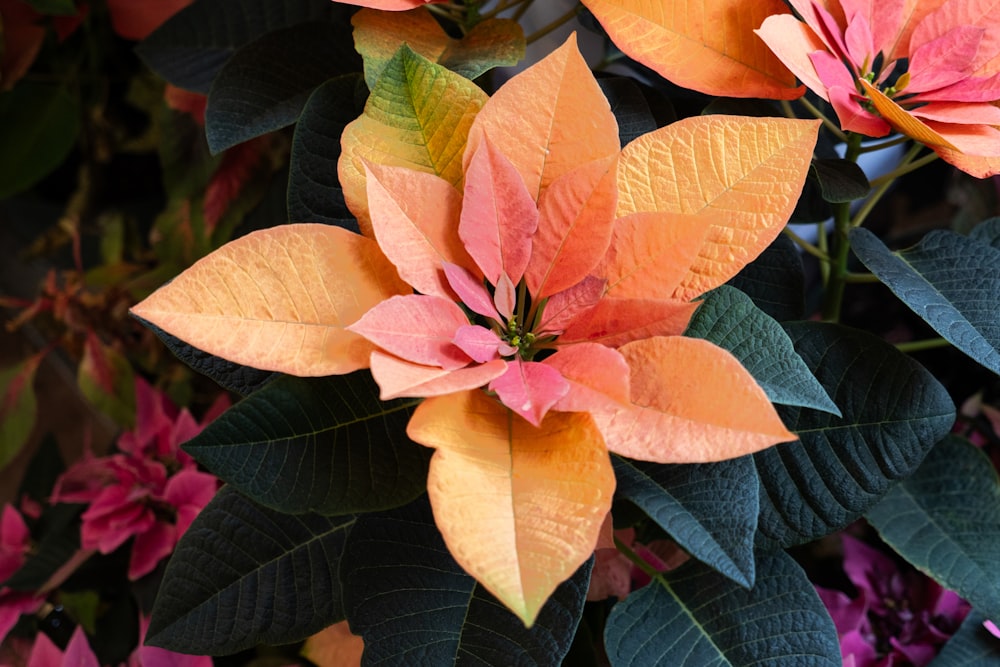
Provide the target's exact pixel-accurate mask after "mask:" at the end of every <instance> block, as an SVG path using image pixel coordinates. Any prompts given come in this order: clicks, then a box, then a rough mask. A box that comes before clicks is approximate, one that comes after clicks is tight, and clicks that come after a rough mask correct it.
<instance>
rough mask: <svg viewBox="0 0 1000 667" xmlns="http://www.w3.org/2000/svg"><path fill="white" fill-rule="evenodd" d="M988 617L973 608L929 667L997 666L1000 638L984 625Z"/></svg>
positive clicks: (998, 662)
mask: <svg viewBox="0 0 1000 667" xmlns="http://www.w3.org/2000/svg"><path fill="white" fill-rule="evenodd" d="M985 620H986V617H985V616H983V615H982V614H981V613H980V612H978V611H976V610H975V609H973V610H972V611H971V612H969V615H968V616H966V617H965V620H964V621H962V625H961V627H959V629H958V632H956V633H955V634H954V635H952V637H951V639H949V640H948V643H947V644H945V645H944V648H942V649H941V652H940V653H938V655H937V657H936V658H934V660H932V661H931V662H930V663H929V665H928V667H996V666H997V665H1000V639H997V638H996V637H994V636H993V635H991V634H990V633H989V631H987V630H986V628H984V627H983V621H985Z"/></svg>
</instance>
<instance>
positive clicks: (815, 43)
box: [754, 14, 827, 100]
mask: <svg viewBox="0 0 1000 667" xmlns="http://www.w3.org/2000/svg"><path fill="white" fill-rule="evenodd" d="M754 32H755V33H756V34H757V36H758V37H760V38H761V39H762V40H764V43H765V44H767V48H769V49H771V51H772V52H773V53H774V55H776V56H777V57H778V59H779V60H780V61H781V62H783V63H784V64H785V67H787V68H788V69H789V70H791V71H792V73H793V74H794V75H795V76H797V77H798V78H799V80H800V81H801V82H802V83H804V84H805V85H806V86H808V87H809V89H810V90H811V91H813V92H814V93H816V94H817V95H819V96H820V97H822V98H823V99H824V100H825V99H827V97H826V85H825V84H824V83H823V81H822V80H821V79H820V77H819V75H818V74H817V73H816V68H815V67H813V64H812V62H811V61H810V60H809V54H810V53H814V52H816V51H826V47H825V46H824V44H823V41H822V40H821V39H820V38H819V36H817V35H816V33H815V32H813V30H812V28H810V27H809V26H807V25H806V24H804V23H803V22H802V21H800V20H798V19H797V18H795V17H794V16H792V15H791V14H775V15H774V16H768V17H767V18H766V19H764V22H763V23H762V24H761V26H760V28H758V29H757V30H754Z"/></svg>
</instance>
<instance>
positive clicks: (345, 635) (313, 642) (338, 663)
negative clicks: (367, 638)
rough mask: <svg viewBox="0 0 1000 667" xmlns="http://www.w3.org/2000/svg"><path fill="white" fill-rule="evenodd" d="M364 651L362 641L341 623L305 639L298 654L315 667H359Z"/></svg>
mask: <svg viewBox="0 0 1000 667" xmlns="http://www.w3.org/2000/svg"><path fill="white" fill-rule="evenodd" d="M364 650H365V642H364V640H363V639H361V637H358V636H357V635H354V634H351V629H350V628H349V627H348V626H347V621H341V622H339V623H334V624H333V625H331V626H330V627H328V628H326V629H325V630H321V631H319V632H317V633H316V634H314V635H313V636H311V637H309V638H308V639H306V641H305V644H303V646H302V651H301V652H300V654H301V655H302V657H304V658H308V659H309V661H310V662H311V663H313V664H314V665H316V667H361V654H362V653H364Z"/></svg>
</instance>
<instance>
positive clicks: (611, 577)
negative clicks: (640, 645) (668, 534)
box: [587, 528, 689, 600]
mask: <svg viewBox="0 0 1000 667" xmlns="http://www.w3.org/2000/svg"><path fill="white" fill-rule="evenodd" d="M602 532H603V530H602ZM614 537H615V538H617V539H618V540H619V541H620V542H622V543H623V544H624V545H625V546H627V547H628V548H630V549H631V550H632V551H633V552H635V554H636V555H637V556H639V557H640V558H642V559H643V560H644V561H646V563H648V564H649V566H650V567H652V568H653V569H654V570H656V571H657V572H668V571H669V570H673V569H674V568H676V567H678V566H680V565H681V564H683V563H684V562H685V561H686V560H688V558H689V556H688V555H687V553H686V552H685V551H684V550H683V549H681V548H680V547H679V546H677V544H676V543H675V542H674V541H672V540H653V541H652V542H650V543H649V544H641V543H639V542H636V541H635V529H634V528H623V529H621V530H616V531H614ZM650 581H652V579H650V577H649V575H648V574H646V573H645V572H644V571H643V570H642V568H640V567H639V566H638V565H636V564H635V563H633V562H632V561H631V560H629V558H628V556H626V555H625V554H623V553H622V552H620V551H619V550H618V549H617V548H616V547H615V544H614V542H613V540H611V539H607V540H604V539H602V541H601V542H598V545H597V549H596V550H595V551H594V569H593V572H592V573H591V575H590V588H589V589H588V590H587V599H588V600H604V599H606V598H609V597H611V596H615V597H617V598H618V599H619V600H624V599H625V597H626V596H627V595H628V594H629V593H631V592H632V591H634V590H637V589H639V588H642V587H643V586H645V585H646V584H648V583H649V582H650Z"/></svg>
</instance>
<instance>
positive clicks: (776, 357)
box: [684, 285, 840, 416]
mask: <svg viewBox="0 0 1000 667" xmlns="http://www.w3.org/2000/svg"><path fill="white" fill-rule="evenodd" d="M684 335H686V336H691V337H694V338H704V339H705V340H707V341H711V342H713V343H715V344H716V345H718V346H719V347H721V348H723V349H726V350H729V351H730V352H732V353H733V355H734V356H735V357H736V358H737V359H739V360H740V363H741V364H743V366H744V368H746V369H747V370H748V371H750V375H752V376H753V378H754V379H755V380H756V381H757V384H759V385H760V386H761V388H762V389H763V390H764V391H765V392H766V393H767V397H768V398H770V399H771V401H773V402H774V403H781V404H782V405H798V406H802V407H806V408H813V409H814V410H822V411H824V412H829V413H831V414H834V415H837V416H840V409H839V408H837V406H836V405H834V403H833V401H832V400H830V396H829V395H828V394H827V393H826V390H825V389H824V388H823V387H822V386H821V385H820V384H819V382H818V381H817V380H816V378H815V377H814V376H813V374H812V371H810V370H809V367H808V366H806V364H805V362H804V361H802V357H800V356H799V355H798V354H797V353H796V352H795V348H794V347H792V341H791V339H789V338H788V334H786V333H785V330H784V329H782V328H781V325H780V324H778V323H777V322H776V321H775V320H774V319H772V318H771V317H770V316H768V315H767V313H765V312H764V311H762V310H760V309H759V308H757V307H756V306H755V305H754V303H753V301H751V300H750V297H749V296H747V295H746V294H744V293H743V292H741V291H739V290H738V289H736V288H735V287H730V286H728V285H722V286H721V287H718V288H716V289H715V290H712V291H711V292H709V293H708V294H707V295H706V296H705V299H704V301H703V302H702V304H701V306H699V307H698V310H696V311H695V313H694V317H692V318H691V323H690V324H689V325H688V329H687V331H686V332H685V333H684Z"/></svg>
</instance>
